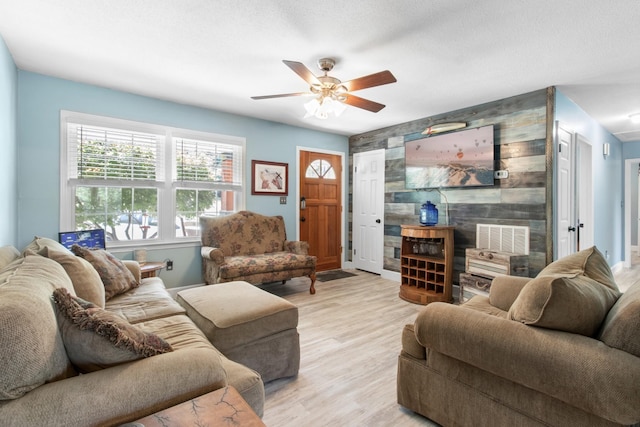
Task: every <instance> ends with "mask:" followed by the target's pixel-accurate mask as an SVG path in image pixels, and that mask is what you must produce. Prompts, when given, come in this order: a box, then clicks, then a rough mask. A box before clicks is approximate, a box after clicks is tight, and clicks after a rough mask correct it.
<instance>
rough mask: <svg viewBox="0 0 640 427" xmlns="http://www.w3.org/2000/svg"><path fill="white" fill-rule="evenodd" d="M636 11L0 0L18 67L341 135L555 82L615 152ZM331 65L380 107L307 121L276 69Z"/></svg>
mask: <svg viewBox="0 0 640 427" xmlns="http://www.w3.org/2000/svg"><path fill="white" fill-rule="evenodd" d="M639 22H640V1H638V0H616V1H615V2H605V1H602V0H562V1H557V0H509V1H505V0H484V1H468V0H467V1H462V0H431V1H429V2H425V1H421V0H414V1H409V0H397V1H389V0H366V1H365V0H351V1H334V0H325V1H321V2H318V1H308V0H279V1H265V0H182V1H176V0H137V1H130V0H108V1H107V0H101V1H100V0H92V1H87V0H0V34H1V35H2V37H3V38H4V40H5V42H6V44H7V46H8V48H9V51H10V52H11V54H12V56H13V58H14V60H15V62H16V64H17V66H18V67H19V68H20V69H22V70H28V71H33V72H37V73H42V74H47V75H51V76H56V77H60V78H64V79H69V80H73V81H78V82H84V83H90V84H94V85H99V86H104V87H108V88H113V89H118V90H123V91H127V92H132V93H136V94H141V95H147V96H151V97H155V98H160V99H166V100H171V101H175V102H179V103H183V104H190V105H196V106H201V107H206V108H212V109H216V110H222V111H228V112H232V113H236V114H242V115H246V116H251V117H257V118H262V119H266V120H272V121H276V122H282V123H288V124H291V125H295V126H302V127H307V128H312V129H318V130H322V131H326V132H333V133H338V134H343V135H353V134H358V133H362V132H366V131H369V130H374V129H379V128H382V127H386V126H390V125H394V124H398V123H403V122H407V121H411V120H415V119H419V118H423V117H428V116H431V115H435V114H440V113H444V112H448V111H452V110H455V109H458V108H463V107H469V106H473V105H477V104H481V103H484V102H489V101H493V100H497V99H501V98H506V97H509V96H513V95H518V94H521V93H526V92H529V91H533V90H537V89H541V88H544V87H547V86H557V87H558V88H559V89H560V90H561V91H562V92H563V93H565V94H566V95H567V96H568V97H569V98H571V99H572V100H573V101H574V102H576V103H577V104H578V105H580V106H581V107H582V108H583V109H584V110H585V111H586V112H587V113H588V114H589V115H591V116H592V117H593V118H595V119H596V120H597V121H599V122H600V123H601V124H602V125H603V126H604V127H605V128H607V129H608V130H609V131H611V132H612V133H614V134H616V135H617V136H618V137H619V139H621V140H627V141H629V140H631V141H638V140H640V125H635V127H633V126H632V125H631V123H630V122H629V120H628V116H629V114H631V113H635V112H640V55H638V52H640V25H639V24H638V23H639ZM322 57H333V58H335V59H337V65H336V66H335V68H334V70H333V72H332V73H331V75H333V76H335V77H338V78H339V79H341V80H343V81H346V80H351V79H353V78H357V77H360V76H363V75H367V74H371V73H375V72H378V71H382V70H385V69H388V70H390V71H391V72H392V73H393V74H394V75H395V77H396V78H397V80H398V81H397V83H393V84H389V85H385V86H379V87H375V88H370V89H364V90H361V91H358V92H356V95H358V96H361V97H363V98H367V99H371V100H373V101H376V102H379V103H382V104H385V105H386V108H384V109H383V110H382V111H380V112H379V113H371V112H368V111H364V110H360V109H357V108H353V107H349V108H348V109H347V111H346V112H345V113H344V114H343V115H342V116H340V117H339V118H329V119H327V120H319V119H316V118H307V119H304V118H303V116H304V108H303V106H302V104H303V103H304V102H306V100H307V98H300V97H291V98H278V99H269V100H260V101H255V100H252V99H250V97H251V96H254V95H268V94H277V93H290V92H303V91H306V90H308V85H307V84H306V83H305V82H304V81H303V80H302V79H301V78H300V77H299V76H297V75H296V74H294V73H293V72H292V71H291V70H290V69H289V68H287V67H286V66H285V65H284V64H283V63H282V60H283V59H287V60H293V61H300V62H303V63H304V64H305V65H306V66H307V67H309V68H310V69H311V70H312V71H314V72H316V71H317V74H318V75H319V74H320V71H319V70H318V69H317V66H316V62H317V60H318V59H319V58H322Z"/></svg>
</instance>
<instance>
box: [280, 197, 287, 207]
mask: <svg viewBox="0 0 640 427" xmlns="http://www.w3.org/2000/svg"><path fill="white" fill-rule="evenodd" d="M280 204H281V205H286V204H287V198H286V197H285V196H281V197H280Z"/></svg>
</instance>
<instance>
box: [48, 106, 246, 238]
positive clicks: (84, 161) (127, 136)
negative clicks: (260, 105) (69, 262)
mask: <svg viewBox="0 0 640 427" xmlns="http://www.w3.org/2000/svg"><path fill="white" fill-rule="evenodd" d="M61 119H62V126H61V128H62V129H63V135H62V138H61V143H62V145H63V147H62V156H61V169H60V170H61V172H62V179H61V198H60V199H61V220H60V222H61V230H64V231H67V230H86V229H92V228H102V229H104V230H105V236H106V238H107V242H108V244H111V245H116V246H117V245H126V244H127V242H131V241H139V240H144V241H147V242H149V241H156V242H164V241H172V240H177V239H185V238H186V239H189V238H192V239H193V240H194V241H195V240H196V239H197V237H198V236H199V227H198V225H199V224H198V219H199V217H200V216H201V215H224V214H227V213H231V212H235V211H237V210H240V209H242V204H243V201H244V193H243V192H244V175H243V160H242V159H243V153H244V139H243V138H237V137H230V136H224V135H215V134H209V133H203V132H195V131H189V130H185V129H175V128H169V127H163V126H158V125H150V124H146V123H138V122H131V121H125V120H118V119H111V118H106V117H97V116H91V115H86V114H80V113H71V112H63V113H62V115H61ZM177 135H179V137H178V136H177Z"/></svg>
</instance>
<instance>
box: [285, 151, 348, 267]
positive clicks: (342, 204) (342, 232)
mask: <svg viewBox="0 0 640 427" xmlns="http://www.w3.org/2000/svg"><path fill="white" fill-rule="evenodd" d="M301 151H310V152H313V153H323V154H331V155H333V156H339V157H340V163H341V164H342V173H341V176H340V179H341V180H342V188H341V193H342V195H341V200H340V208H341V209H342V221H340V245H341V247H342V253H341V254H340V265H342V268H345V259H346V253H347V246H346V235H345V225H346V222H347V209H346V204H345V200H346V198H345V195H346V185H347V182H346V178H345V169H346V165H345V157H346V153H344V152H343V151H334V150H326V149H323V148H315V147H305V146H302V145H297V146H296V200H295V203H296V240H300V174H301V173H302V171H301V170H300V169H301V166H300V152H301Z"/></svg>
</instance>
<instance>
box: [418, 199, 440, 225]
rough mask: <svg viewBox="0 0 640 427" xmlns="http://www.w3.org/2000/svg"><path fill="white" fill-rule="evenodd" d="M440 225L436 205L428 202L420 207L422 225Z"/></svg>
mask: <svg viewBox="0 0 640 427" xmlns="http://www.w3.org/2000/svg"><path fill="white" fill-rule="evenodd" d="M437 223H438V208H436V205H434V204H433V203H431V201H429V200H428V201H427V203H425V204H423V205H422V206H421V207H420V224H421V225H428V226H432V225H436V224H437Z"/></svg>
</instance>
